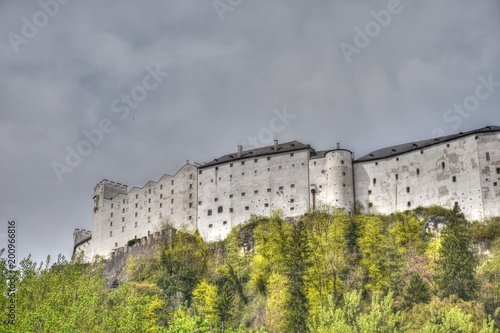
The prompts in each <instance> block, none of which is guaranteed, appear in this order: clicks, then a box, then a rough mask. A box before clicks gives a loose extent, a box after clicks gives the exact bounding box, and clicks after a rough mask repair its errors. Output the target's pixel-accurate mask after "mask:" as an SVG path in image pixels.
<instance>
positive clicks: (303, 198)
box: [198, 143, 309, 241]
mask: <svg viewBox="0 0 500 333" xmlns="http://www.w3.org/2000/svg"><path fill="white" fill-rule="evenodd" d="M291 145H293V143H288V144H282V145H279V146H278V147H277V149H276V151H269V153H265V152H262V151H259V150H255V151H245V152H244V151H241V156H240V157H238V153H235V154H234V155H231V156H233V158H232V159H229V160H227V161H224V162H222V163H215V164H211V165H209V166H206V167H205V166H202V167H200V169H199V175H198V181H199V183H198V185H199V188H200V190H199V193H198V201H199V202H198V203H199V206H198V229H199V231H200V234H201V235H202V237H203V238H204V239H206V240H208V241H214V240H219V239H224V238H225V237H226V236H227V234H228V233H229V231H230V230H231V228H232V227H234V226H236V225H239V224H241V223H243V222H245V221H246V220H247V219H248V218H249V217H250V215H252V214H256V215H270V214H271V213H272V211H275V210H282V211H283V212H284V214H285V216H289V217H293V216H299V215H302V214H304V213H305V212H307V210H308V207H309V195H308V193H309V166H308V160H309V147H308V146H305V145H302V146H304V147H302V146H299V145H297V149H295V148H294V147H292V146H291ZM221 160H224V159H221Z"/></svg>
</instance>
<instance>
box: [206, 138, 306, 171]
mask: <svg viewBox="0 0 500 333" xmlns="http://www.w3.org/2000/svg"><path fill="white" fill-rule="evenodd" d="M275 142H277V141H275ZM240 147H241V146H240ZM275 147H276V148H275ZM300 149H311V146H310V145H306V144H303V143H301V142H299V141H290V142H286V143H280V144H276V145H272V146H266V147H261V148H255V149H250V150H242V151H241V154H240V153H239V152H238V151H236V152H234V153H231V154H227V155H223V156H221V157H219V158H216V159H214V160H213V161H211V162H207V163H205V164H203V165H201V166H200V167H199V168H200V169H202V168H205V167H210V166H214V165H217V164H222V163H226V162H230V161H237V160H242V159H246V158H250V157H257V156H263V155H270V154H277V153H284V152H288V151H294V150H300Z"/></svg>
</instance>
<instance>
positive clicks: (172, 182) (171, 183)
mask: <svg viewBox="0 0 500 333" xmlns="http://www.w3.org/2000/svg"><path fill="white" fill-rule="evenodd" d="M200 174H201V170H200ZM170 185H174V181H173V180H172V181H171V182H170Z"/></svg>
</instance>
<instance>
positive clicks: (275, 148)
mask: <svg viewBox="0 0 500 333" xmlns="http://www.w3.org/2000/svg"><path fill="white" fill-rule="evenodd" d="M274 151H278V140H274Z"/></svg>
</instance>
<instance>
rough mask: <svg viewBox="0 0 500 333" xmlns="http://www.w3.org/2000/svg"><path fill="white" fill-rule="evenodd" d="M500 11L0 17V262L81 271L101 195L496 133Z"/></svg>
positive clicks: (383, 8) (250, 9)
mask: <svg viewBox="0 0 500 333" xmlns="http://www.w3.org/2000/svg"><path fill="white" fill-rule="evenodd" d="M499 64H500V2H499V1H498V0H483V1H470V0H442V1H415V0H414V1H411V0H401V1H397V0H381V1H379V0H370V1H368V0H359V1H352V0H332V1H303V0H301V1H298V0H286V1H285V0H275V1H258V0H253V1H250V0H204V1H200V0H197V1H186V0H168V1H156V0H155V1H153V0H143V1H130V0H120V1H116V0H114V1H113V0H110V1H93V0H86V1H81V0H40V1H19V0H1V1H0V161H1V163H0V221H1V223H0V228H1V229H0V247H5V245H6V234H7V222H8V221H9V220H12V219H14V220H15V221H16V225H17V229H16V241H17V243H16V244H17V253H16V254H17V258H18V259H22V258H25V257H26V256H27V255H28V254H31V255H32V258H33V259H34V260H35V261H37V262H40V261H43V260H45V258H46V257H47V255H50V256H51V258H52V261H54V260H55V258H56V257H57V255H58V254H62V255H64V256H66V257H70V256H71V252H72V247H73V230H74V229H75V228H83V229H91V228H92V195H93V188H94V186H95V185H96V184H97V183H98V182H99V181H100V180H102V179H109V180H113V181H117V182H120V183H124V184H127V185H128V186H129V189H131V188H132V187H134V186H138V187H142V186H143V185H145V184H146V183H147V182H148V181H149V180H154V181H156V180H158V179H160V178H161V176H162V175H164V174H175V173H176V172H177V170H178V169H179V168H180V167H181V166H182V165H184V164H185V163H186V161H187V160H189V161H191V162H197V163H203V162H208V161H211V160H213V159H214V158H217V157H219V156H221V155H224V154H227V153H230V152H233V151H234V152H236V151H237V145H239V144H241V145H243V149H244V150H245V149H251V148H255V147H259V146H266V145H269V144H271V143H272V140H273V139H277V140H279V142H286V141H292V140H298V141H300V142H303V143H305V144H310V145H311V146H312V147H313V148H315V149H317V150H322V149H330V148H334V147H335V145H336V143H337V142H339V143H341V146H342V147H343V148H346V149H349V150H351V151H353V152H354V153H355V156H356V157H361V156H363V155H365V154H367V153H369V152H370V151H372V150H376V149H379V148H382V147H385V146H390V145H395V144H399V143H403V142H410V141H414V140H421V139H428V138H431V137H435V136H440V135H447V134H453V133H457V132H460V131H469V130H473V129H477V128H481V127H484V126H488V125H500V113H499V112H498V105H500V66H499Z"/></svg>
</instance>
